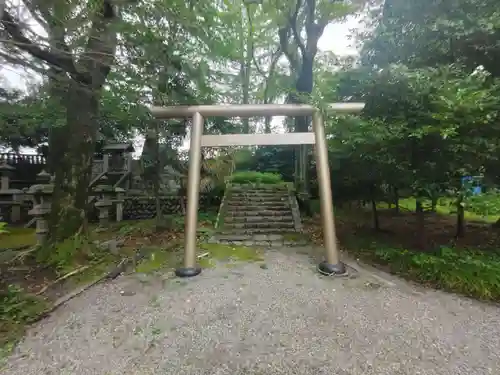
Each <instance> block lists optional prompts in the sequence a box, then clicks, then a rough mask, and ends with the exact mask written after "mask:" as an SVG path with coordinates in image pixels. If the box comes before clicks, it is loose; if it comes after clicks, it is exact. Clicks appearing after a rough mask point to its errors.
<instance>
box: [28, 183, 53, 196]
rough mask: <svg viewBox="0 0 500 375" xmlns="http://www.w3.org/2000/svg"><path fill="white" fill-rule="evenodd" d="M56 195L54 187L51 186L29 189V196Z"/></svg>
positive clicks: (34, 186) (33, 186)
mask: <svg viewBox="0 0 500 375" xmlns="http://www.w3.org/2000/svg"><path fill="white" fill-rule="evenodd" d="M52 193H54V186H53V185H49V184H37V185H32V186H30V188H29V189H28V194H33V195H51V194H52Z"/></svg>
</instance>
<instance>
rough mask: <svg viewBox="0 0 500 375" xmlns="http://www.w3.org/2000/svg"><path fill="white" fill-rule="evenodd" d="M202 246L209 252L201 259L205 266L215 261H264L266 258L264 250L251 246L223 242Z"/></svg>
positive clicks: (209, 265)
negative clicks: (224, 243)
mask: <svg viewBox="0 0 500 375" xmlns="http://www.w3.org/2000/svg"><path fill="white" fill-rule="evenodd" d="M200 247H201V249H203V250H206V251H207V252H208V253H209V255H208V256H207V257H205V258H202V259H200V261H199V263H200V266H201V267H203V268H209V267H213V266H214V265H215V261H233V262H262V261H263V260H264V257H263V254H262V252H261V251H259V250H258V249H255V248H251V247H246V246H232V245H223V244H202V245H201V246H200Z"/></svg>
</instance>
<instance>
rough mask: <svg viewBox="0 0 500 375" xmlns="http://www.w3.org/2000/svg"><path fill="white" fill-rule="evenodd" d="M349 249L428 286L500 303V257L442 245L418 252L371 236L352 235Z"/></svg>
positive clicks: (367, 259)
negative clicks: (433, 249)
mask: <svg viewBox="0 0 500 375" xmlns="http://www.w3.org/2000/svg"><path fill="white" fill-rule="evenodd" d="M347 242H348V243H347V244H346V245H347V246H348V249H349V252H350V253H353V254H355V255H356V256H358V257H359V258H361V259H363V260H365V261H368V262H372V263H375V264H379V265H382V266H384V267H385V268H386V269H388V270H389V271H390V272H392V273H395V274H397V275H399V276H402V277H404V278H407V279H409V280H412V281H417V282H419V283H422V284H424V285H426V286H430V287H434V288H438V289H444V290H446V291H449V292H455V293H460V294H464V295H466V296H469V297H473V298H477V299H481V300H489V301H495V302H500V256H499V255H498V254H496V253H487V252H483V251H479V250H470V249H460V250H459V249H453V248H451V247H445V246H442V247H440V248H438V249H436V250H435V251H432V252H425V253H423V252H418V251H413V250H407V249H404V248H398V247H394V246H389V245H387V244H384V243H382V242H380V241H377V240H373V239H369V238H359V237H357V238H356V239H354V238H351V239H349V240H348V241H347Z"/></svg>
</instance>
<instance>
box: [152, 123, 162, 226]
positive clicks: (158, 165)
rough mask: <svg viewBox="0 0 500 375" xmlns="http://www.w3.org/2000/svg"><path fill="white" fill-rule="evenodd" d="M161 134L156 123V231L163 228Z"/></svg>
mask: <svg viewBox="0 0 500 375" xmlns="http://www.w3.org/2000/svg"><path fill="white" fill-rule="evenodd" d="M159 138H160V134H159V129H158V121H155V166H154V168H155V171H154V180H153V191H154V196H155V206H156V218H155V219H156V230H159V229H160V228H161V226H162V212H161V200H160V178H161V167H162V166H161V162H160V139H159Z"/></svg>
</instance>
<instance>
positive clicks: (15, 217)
mask: <svg viewBox="0 0 500 375" xmlns="http://www.w3.org/2000/svg"><path fill="white" fill-rule="evenodd" d="M14 170H15V168H14V167H11V166H10V165H8V164H7V163H5V162H4V163H2V164H1V165H0V179H1V180H0V210H1V213H0V217H3V220H10V221H11V222H12V223H16V222H18V221H20V220H21V205H22V200H23V191H22V190H19V189H11V188H10V179H11V177H12V174H13V172H14ZM9 214H10V215H9Z"/></svg>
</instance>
